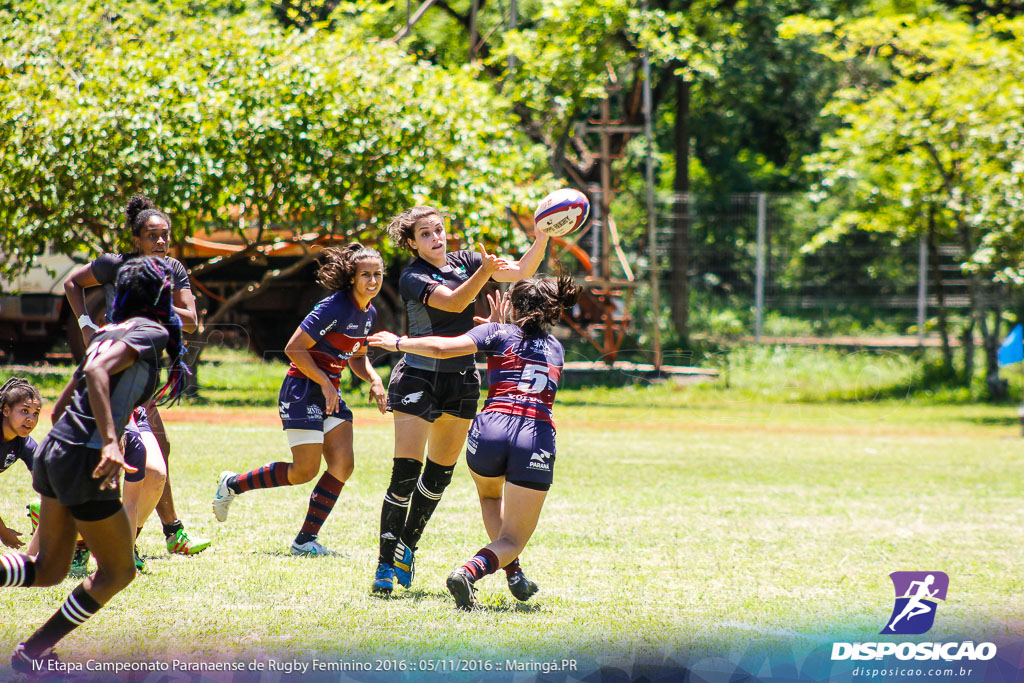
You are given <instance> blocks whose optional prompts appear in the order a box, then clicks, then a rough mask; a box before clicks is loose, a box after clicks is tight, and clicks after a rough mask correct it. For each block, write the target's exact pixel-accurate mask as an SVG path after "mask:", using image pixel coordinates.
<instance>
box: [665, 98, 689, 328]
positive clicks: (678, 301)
mask: <svg viewBox="0 0 1024 683" xmlns="http://www.w3.org/2000/svg"><path fill="white" fill-rule="evenodd" d="M689 123H690V84H689V83H688V82H686V81H685V80H680V81H679V82H678V84H677V88H676V121H675V130H674V142H675V164H676V168H675V171H676V173H675V179H674V180H673V182H672V190H673V193H674V197H673V208H672V249H671V252H670V258H671V264H672V265H671V277H670V278H669V305H670V307H671V312H672V325H673V326H674V327H675V330H676V334H677V335H678V336H679V341H680V342H681V343H683V344H686V342H687V340H688V338H689V336H690V285H689V271H690V127H689Z"/></svg>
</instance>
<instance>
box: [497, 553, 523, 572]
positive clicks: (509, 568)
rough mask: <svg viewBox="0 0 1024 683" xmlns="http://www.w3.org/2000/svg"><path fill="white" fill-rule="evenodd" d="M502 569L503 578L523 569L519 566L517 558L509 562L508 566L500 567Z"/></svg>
mask: <svg viewBox="0 0 1024 683" xmlns="http://www.w3.org/2000/svg"><path fill="white" fill-rule="evenodd" d="M502 569H504V570H505V576H512V575H513V574H515V573H516V572H521V571H523V568H522V567H520V566H519V558H518V557H517V558H516V559H514V560H512V561H511V562H509V563H508V564H506V565H505V566H504V567H502Z"/></svg>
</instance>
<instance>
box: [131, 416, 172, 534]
mask: <svg viewBox="0 0 1024 683" xmlns="http://www.w3.org/2000/svg"><path fill="white" fill-rule="evenodd" d="M141 436H142V443H143V444H145V446H146V476H145V478H144V479H143V480H142V481H126V482H125V483H124V509H125V513H127V515H128V523H129V524H131V527H132V529H139V528H141V527H142V526H143V525H145V523H146V520H147V519H149V516H150V515H151V514H153V510H154V509H155V508H156V504H157V501H159V500H160V496H161V495H163V490H164V482H166V480H167V463H166V462H164V458H163V455H162V454H161V451H160V445H159V444H158V443H157V440H156V438H155V436H154V435H153V434H150V433H149V432H146V431H143V432H141Z"/></svg>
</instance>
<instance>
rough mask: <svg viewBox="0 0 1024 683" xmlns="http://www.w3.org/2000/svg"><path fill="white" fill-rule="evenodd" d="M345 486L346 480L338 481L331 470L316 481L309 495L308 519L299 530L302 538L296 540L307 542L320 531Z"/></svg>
mask: <svg viewBox="0 0 1024 683" xmlns="http://www.w3.org/2000/svg"><path fill="white" fill-rule="evenodd" d="M343 486H345V482H343V481H338V479H337V478H335V477H334V475H332V474H331V473H330V472H324V473H323V476H321V477H320V481H318V482H317V483H316V487H315V488H314V489H313V493H312V494H311V495H310V496H309V509H308V510H307V511H306V521H305V522H304V523H303V525H302V530H301V531H300V532H299V538H300V539H302V540H299V539H296V542H298V543H305V542H306V541H310V540H312V539H313V538H315V537H316V535H317V534H319V533H320V527H322V526H323V525H324V522H326V521H327V516H328V515H329V514H331V510H333V509H334V504H335V503H337V502H338V496H340V495H341V489H342V487H343Z"/></svg>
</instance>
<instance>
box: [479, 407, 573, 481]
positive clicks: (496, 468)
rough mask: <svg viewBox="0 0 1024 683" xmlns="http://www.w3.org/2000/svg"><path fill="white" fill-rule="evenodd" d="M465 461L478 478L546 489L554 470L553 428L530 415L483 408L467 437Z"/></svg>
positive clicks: (551, 479)
mask: <svg viewBox="0 0 1024 683" xmlns="http://www.w3.org/2000/svg"><path fill="white" fill-rule="evenodd" d="M466 464H467V465H469V468H470V469H471V470H473V471H474V472H476V473H477V474H479V475H480V476H481V477H505V481H507V482H509V483H511V484H518V485H520V486H525V487H526V488H532V489H537V490H540V491H546V490H548V489H549V488H550V487H551V482H552V481H553V477H554V471H555V428H554V427H553V426H552V425H551V424H550V423H548V422H541V421H540V420H535V419H533V418H531V417H522V416H520V415H506V414H504V413H495V412H491V411H486V410H485V411H484V412H482V413H480V414H479V415H477V416H476V418H475V419H474V420H473V425H472V426H471V427H470V428H469V436H468V437H467V438H466Z"/></svg>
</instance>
